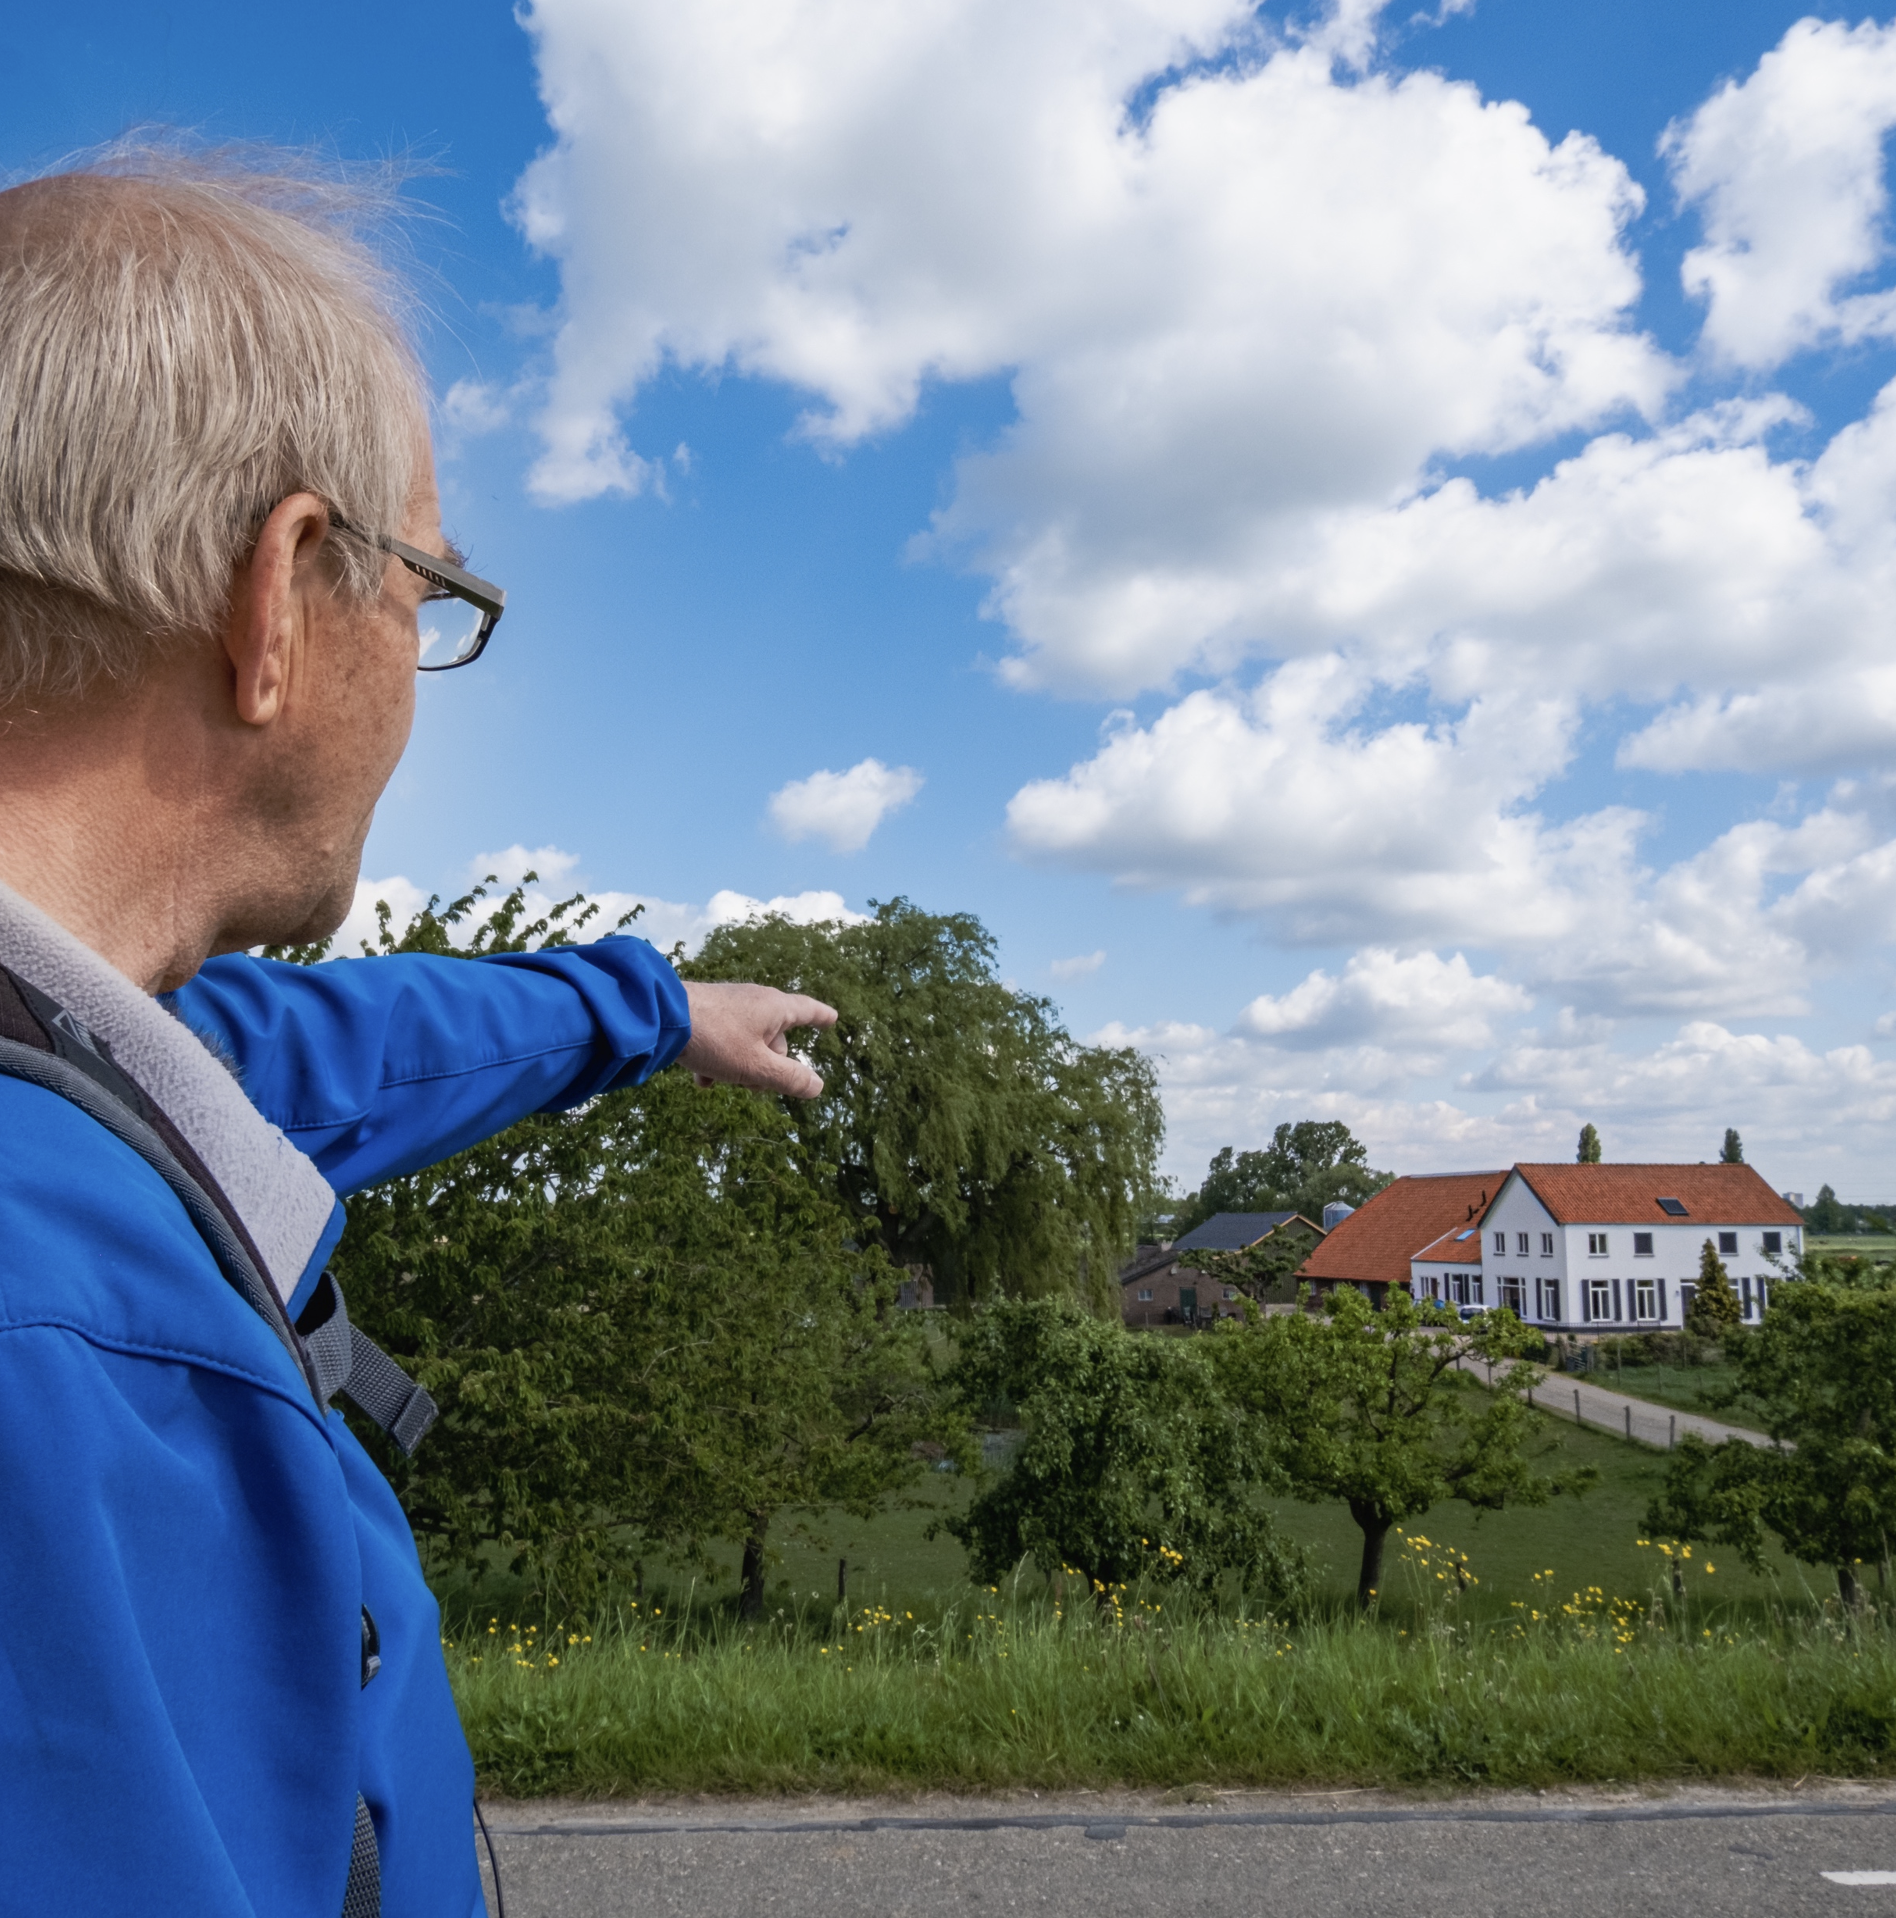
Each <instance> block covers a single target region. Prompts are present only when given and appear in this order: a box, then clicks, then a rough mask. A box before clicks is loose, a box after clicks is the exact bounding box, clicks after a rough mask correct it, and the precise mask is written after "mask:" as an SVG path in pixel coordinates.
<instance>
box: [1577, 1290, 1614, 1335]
mask: <svg viewBox="0 0 1896 1918" xmlns="http://www.w3.org/2000/svg"><path fill="white" fill-rule="evenodd" d="M1583 1283H1584V1284H1585V1286H1586V1288H1587V1318H1588V1321H1589V1322H1590V1323H1592V1324H1594V1325H1611V1324H1612V1323H1613V1281H1612V1280H1611V1279H1587V1280H1585V1281H1583Z"/></svg>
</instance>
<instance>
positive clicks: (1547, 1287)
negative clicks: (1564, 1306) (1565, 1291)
mask: <svg viewBox="0 0 1896 1918" xmlns="http://www.w3.org/2000/svg"><path fill="white" fill-rule="evenodd" d="M1534 1316H1535V1317H1536V1318H1538V1319H1541V1320H1543V1321H1545V1322H1548V1323H1551V1324H1554V1325H1558V1324H1560V1322H1561V1319H1560V1281H1559V1280H1558V1279H1536V1280H1535V1281H1534Z"/></svg>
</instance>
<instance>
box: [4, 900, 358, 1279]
mask: <svg viewBox="0 0 1896 1918" xmlns="http://www.w3.org/2000/svg"><path fill="white" fill-rule="evenodd" d="M0 965H4V966H6V967H7V968H8V969H9V970H10V971H12V972H16V973H18V974H19V976H20V977H21V978H22V979H25V980H26V981H28V982H29V983H30V984H32V985H35V986H37V987H38V988H39V989H40V991H42V992H43V993H45V994H46V996H47V997H48V998H49V999H56V1000H57V1001H58V1002H59V1003H60V1004H61V1005H62V1006H64V1007H65V1008H66V1010H67V1011H68V1012H71V1013H73V1014H74V1015H76V1016H77V1017H78V1018H80V1019H82V1020H84V1022H85V1023H86V1025H87V1026H88V1027H90V1028H91V1030H92V1031H93V1033H95V1034H96V1035H97V1036H98V1037H99V1038H101V1039H103V1040H105V1042H106V1043H107V1044H108V1045H109V1046H110V1047H111V1048H112V1057H113V1059H114V1061H115V1062H116V1063H117V1065H118V1066H119V1068H120V1069H121V1070H122V1071H123V1072H124V1073H125V1075H126V1076H127V1077H128V1078H130V1079H132V1080H133V1081H134V1082H135V1083H136V1084H137V1085H138V1086H139V1088H140V1089H141V1090H142V1091H143V1092H145V1093H146V1094H147V1095H148V1096H149V1097H150V1099H151V1100H152V1102H153V1103H154V1104H155V1105H156V1106H158V1107H159V1109H160V1110H161V1111H163V1112H164V1114H165V1116H166V1117H167V1118H169V1119H170V1121H171V1123H172V1124H173V1125H175V1126H176V1127H177V1128H178V1130H179V1131H180V1132H181V1133H183V1134H184V1136H185V1137H186V1138H187V1139H188V1140H189V1141H190V1142H191V1145H192V1148H193V1149H194V1150H195V1151H196V1153H197V1155H198V1157H199V1158H200V1159H202V1160H203V1161H204V1164H205V1166H206V1168H207V1169H208V1170H209V1172H210V1174H211V1176H212V1177H213V1178H214V1179H216V1181H217V1183H218V1184H219V1185H220V1186H221V1187H223V1190H224V1196H225V1197H226V1198H227V1199H229V1201H230V1202H231V1204H232V1205H233V1206H234V1207H235V1208H236V1210H237V1213H238V1216H239V1217H240V1218H241V1219H242V1220H243V1222H244V1225H245V1226H246V1228H248V1230H249V1233H250V1237H251V1240H252V1242H253V1243H254V1244H255V1245H256V1247H257V1249H258V1251H259V1252H261V1253H262V1254H263V1261H264V1265H265V1268H266V1269H267V1271H268V1273H269V1276H270V1282H271V1284H272V1285H274V1286H275V1287H276V1289H277V1293H278V1296H279V1297H280V1298H282V1299H283V1301H284V1302H285V1304H287V1303H288V1302H289V1298H290V1294H291V1293H292V1292H293V1291H294V1290H295V1289H296V1285H297V1281H298V1280H299V1279H301V1278H302V1276H303V1273H304V1270H305V1269H306V1268H307V1266H308V1264H309V1262H310V1259H311V1257H312V1256H313V1255H314V1253H315V1251H316V1245H317V1242H318V1240H320V1239H321V1237H322V1235H323V1232H324V1229H325V1228H326V1227H327V1226H328V1224H329V1221H330V1218H331V1216H332V1215H333V1214H334V1212H335V1209H336V1195H335V1193H334V1192H332V1191H331V1190H330V1188H329V1183H328V1181H327V1180H326V1179H324V1177H323V1175H322V1174H321V1173H320V1172H318V1171H317V1170H316V1168H315V1166H314V1165H313V1164H312V1163H311V1162H310V1160H309V1159H308V1158H307V1157H306V1156H305V1155H304V1154H303V1153H301V1152H299V1151H298V1150H297V1149H296V1147H295V1146H293V1145H292V1144H291V1143H290V1142H289V1140H288V1139H286V1138H285V1137H284V1136H283V1134H282V1133H281V1132H279V1131H278V1130H277V1128H276V1127H275V1126H273V1125H272V1124H271V1123H270V1121H269V1120H268V1119H266V1118H265V1117H264V1116H263V1114H262V1113H260V1112H259V1111H258V1110H257V1108H256V1107H255V1106H253V1105H252V1104H251V1103H250V1101H249V1099H248V1098H247V1097H245V1095H244V1089H243V1087H242V1086H241V1085H240V1084H239V1083H238V1082H237V1080H236V1079H235V1078H234V1077H233V1076H232V1074H231V1072H230V1069H229V1068H228V1067H227V1066H226V1065H225V1064H224V1063H223V1061H222V1060H220V1059H219V1058H218V1057H217V1056H216V1055H215V1054H214V1053H213V1052H212V1051H211V1050H210V1048H209V1047H208V1046H207V1045H206V1044H205V1043H204V1041H203V1040H201V1039H200V1038H199V1037H198V1036H197V1035H196V1033H194V1032H193V1031H192V1030H191V1028H190V1027H189V1026H187V1025H185V1024H184V1023H183V1022H182V1021H181V1020H179V1019H176V1018H174V1017H173V1016H172V1015H171V1014H170V1013H168V1012H167V1011H166V1010H165V1009H164V1007H162V1006H161V1005H159V1003H158V1002H157V1001H156V1000H155V999H153V998H151V997H149V996H148V995H147V994H145V993H143V992H140V991H139V989H138V988H137V987H136V986H135V985H133V984H132V982H131V981H130V980H129V979H127V978H126V977H125V975H124V974H123V973H121V972H118V971H116V970H114V968H113V967H111V966H109V965H108V964H107V963H106V962H105V961H104V960H103V959H101V958H100V957H99V955H98V954H97V953H96V952H94V951H93V950H92V949H91V948H90V947H89V946H86V945H84V944H82V943H81V942H80V941H79V940H77V939H75V938H74V937H73V936H72V934H71V933H69V932H68V931H67V930H66V929H65V927H64V926H61V925H59V924H58V923H57V922H56V921H54V920H52V919H49V918H48V917H47V916H46V914H45V913H43V912H41V911H40V909H39V908H38V907H37V906H35V905H32V904H30V903H29V902H28V901H26V900H24V899H22V898H21V897H20V895H19V894H18V893H17V892H14V891H12V890H11V889H10V888H9V887H7V886H4V885H0Z"/></svg>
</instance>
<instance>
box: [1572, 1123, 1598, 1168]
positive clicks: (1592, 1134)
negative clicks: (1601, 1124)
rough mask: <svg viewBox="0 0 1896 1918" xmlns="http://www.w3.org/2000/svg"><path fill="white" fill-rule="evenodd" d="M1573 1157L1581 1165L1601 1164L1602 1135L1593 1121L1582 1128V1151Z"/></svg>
mask: <svg viewBox="0 0 1896 1918" xmlns="http://www.w3.org/2000/svg"><path fill="white" fill-rule="evenodd" d="M1573 1156H1574V1159H1575V1162H1576V1163H1577V1164H1580V1165H1598V1164H1599V1163H1600V1135H1599V1132H1598V1131H1597V1130H1596V1129H1595V1127H1594V1125H1593V1122H1592V1121H1591V1120H1588V1122H1587V1123H1586V1124H1585V1125H1583V1126H1582V1127H1581V1128H1580V1149H1579V1151H1577V1152H1576V1153H1575V1154H1574V1155H1573Z"/></svg>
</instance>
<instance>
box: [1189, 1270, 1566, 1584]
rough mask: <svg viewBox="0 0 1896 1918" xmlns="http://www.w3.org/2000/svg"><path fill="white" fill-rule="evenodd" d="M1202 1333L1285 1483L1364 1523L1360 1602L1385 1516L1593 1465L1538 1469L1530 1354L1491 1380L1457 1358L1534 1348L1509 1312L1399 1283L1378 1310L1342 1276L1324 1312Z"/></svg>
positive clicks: (1377, 1565)
mask: <svg viewBox="0 0 1896 1918" xmlns="http://www.w3.org/2000/svg"><path fill="white" fill-rule="evenodd" d="M1196 1343H1200V1344H1202V1345H1204V1346H1205V1347H1207V1348H1208V1349H1209V1351H1210V1352H1211V1354H1212V1357H1213V1362H1214V1363H1215V1364H1216V1365H1217V1367H1218V1369H1219V1372H1220V1376H1221V1379H1222V1382H1223V1386H1224V1392H1225V1396H1226V1398H1227V1399H1228V1400H1229V1401H1230V1403H1231V1404H1232V1405H1233V1406H1234V1407H1235V1408H1237V1410H1238V1411H1239V1413H1240V1414H1241V1416H1243V1417H1244V1418H1245V1419H1247V1420H1249V1421H1251V1422H1252V1423H1253V1424H1254V1426H1255V1428H1256V1430H1257V1432H1258V1433H1259V1437H1258V1438H1257V1440H1255V1441H1254V1442H1256V1443H1259V1444H1265V1443H1268V1444H1269V1445H1270V1446H1271V1448H1272V1451H1273V1453H1274V1456H1275V1458H1276V1460H1277V1462H1278V1464H1279V1465H1280V1466H1281V1468H1282V1469H1283V1470H1284V1471H1285V1472H1286V1473H1287V1474H1288V1476H1289V1481H1290V1486H1291V1489H1292V1491H1293V1493H1294V1494H1295V1495H1296V1496H1297V1497H1298V1498H1301V1499H1307V1500H1310V1501H1312V1502H1316V1501H1323V1500H1329V1499H1341V1500H1342V1501H1343V1502H1344V1504H1346V1505H1347V1506H1348V1507H1349V1513H1350V1517H1351V1518H1352V1519H1354V1520H1355V1521H1356V1524H1357V1526H1358V1528H1359V1529H1360V1530H1361V1532H1362V1535H1363V1549H1362V1558H1361V1562H1360V1565H1359V1567H1358V1571H1357V1581H1356V1597H1357V1603H1358V1604H1359V1605H1360V1606H1362V1607H1363V1608H1364V1609H1365V1610H1367V1609H1368V1608H1369V1606H1371V1605H1372V1604H1373V1603H1374V1602H1375V1598H1376V1594H1377V1592H1378V1591H1379V1590H1380V1589H1381V1585H1382V1563H1383V1547H1384V1543H1385V1541H1386V1540H1387V1538H1388V1536H1389V1531H1390V1528H1391V1527H1392V1526H1395V1525H1398V1524H1400V1523H1402V1522H1403V1521H1405V1520H1408V1519H1415V1518H1420V1517H1421V1516H1422V1514H1423V1513H1424V1512H1426V1511H1428V1510H1429V1509H1430V1508H1431V1507H1432V1506H1434V1505H1437V1504H1439V1503H1440V1502H1442V1501H1443V1500H1444V1499H1459V1500H1461V1501H1462V1502H1463V1503H1465V1504H1468V1505H1472V1506H1475V1507H1477V1508H1479V1509H1482V1510H1488V1511H1494V1510H1499V1509H1500V1508H1501V1507H1503V1506H1505V1505H1508V1504H1516V1505H1541V1504H1545V1503H1546V1502H1547V1500H1548V1499H1549V1498H1551V1497H1552V1496H1554V1494H1556V1493H1558V1492H1563V1491H1571V1490H1578V1489H1580V1488H1582V1487H1583V1486H1584V1485H1586V1484H1587V1483H1589V1482H1590V1481H1591V1479H1592V1477H1593V1476H1594V1475H1593V1473H1592V1472H1591V1470H1590V1468H1588V1469H1582V1470H1578V1471H1572V1472H1567V1473H1562V1474H1545V1473H1541V1472H1538V1471H1536V1470H1535V1469H1534V1468H1533V1466H1532V1465H1531V1464H1530V1463H1529V1461H1528V1457H1527V1451H1526V1446H1527V1441H1528V1438H1529V1435H1530V1434H1531V1433H1532V1431H1533V1430H1534V1415H1533V1413H1532V1412H1531V1411H1530V1409H1529V1407H1528V1405H1527V1394H1528V1392H1529V1391H1530V1390H1531V1389H1532V1388H1533V1386H1534V1384H1535V1383H1536V1382H1537V1381H1538V1380H1539V1378H1540V1374H1539V1373H1538V1372H1537V1371H1535V1370H1534V1369H1533V1368H1532V1367H1530V1366H1528V1365H1526V1364H1517V1365H1515V1366H1513V1367H1512V1368H1511V1369H1506V1370H1504V1371H1503V1372H1502V1373H1501V1374H1500V1375H1499V1376H1498V1377H1497V1379H1496V1383H1495V1385H1494V1387H1493V1389H1492V1390H1489V1391H1484V1390H1483V1389H1482V1388H1481V1387H1480V1386H1478V1385H1476V1384H1474V1383H1473V1381H1472V1380H1470V1379H1469V1378H1467V1377H1466V1376H1465V1375H1464V1374H1463V1373H1462V1372H1460V1371H1459V1370H1458V1369H1457V1365H1458V1362H1459V1361H1460V1360H1462V1359H1463V1358H1465V1357H1466V1358H1474V1359H1480V1360H1487V1361H1505V1360H1507V1359H1508V1358H1510V1357H1514V1356H1517V1355H1520V1354H1524V1353H1526V1352H1528V1351H1530V1350H1533V1349H1537V1348H1538V1346H1539V1343H1540V1341H1539V1339H1538V1338H1537V1337H1535V1336H1534V1335H1532V1334H1530V1333H1529V1332H1527V1330H1526V1329H1525V1328H1524V1327H1523V1326H1522V1325H1521V1324H1520V1322H1519V1321H1518V1320H1517V1319H1516V1318H1515V1316H1514V1314H1513V1313H1512V1312H1508V1311H1499V1312H1490V1313H1487V1314H1485V1315H1484V1316H1483V1317H1482V1318H1480V1319H1478V1320H1477V1321H1476V1322H1475V1324H1474V1325H1473V1326H1472V1327H1469V1326H1464V1325H1462V1324H1461V1323H1460V1321H1459V1320H1458V1319H1457V1318H1456V1317H1455V1315H1454V1313H1453V1312H1452V1311H1448V1310H1445V1309H1443V1308H1440V1307H1435V1306H1418V1305H1416V1304H1415V1303H1414V1301H1413V1300H1412V1299H1411V1298H1410V1296H1409V1294H1408V1292H1407V1291H1406V1290H1404V1289H1402V1288H1401V1287H1391V1289H1390V1294H1389V1300H1388V1303H1387V1305H1386V1306H1385V1307H1384V1309H1383V1310H1382V1311H1380V1312H1377V1311H1372V1310H1371V1308H1370V1306H1369V1303H1368V1301H1367V1300H1366V1299H1364V1297H1363V1295H1362V1294H1361V1293H1360V1292H1358V1291H1357V1289H1356V1288H1355V1287H1354V1286H1339V1287H1338V1288H1337V1289H1336V1291H1335V1292H1334V1293H1332V1294H1331V1296H1330V1298H1329V1299H1328V1301H1327V1302H1326V1311H1325V1313H1324V1315H1323V1316H1322V1317H1317V1316H1314V1315H1312V1314H1310V1313H1307V1312H1293V1313H1283V1314H1273V1315H1271V1316H1268V1317H1262V1316H1258V1315H1255V1314H1254V1315H1252V1316H1251V1317H1250V1318H1248V1319H1247V1321H1246V1322H1245V1323H1244V1324H1242V1325H1228V1326H1226V1327H1224V1328H1222V1329H1221V1330H1220V1332H1219V1334H1218V1335H1217V1336H1216V1337H1215V1338H1210V1339H1205V1340H1202V1341H1197V1342H1196ZM1265 1435H1268V1437H1266V1436H1265Z"/></svg>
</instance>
